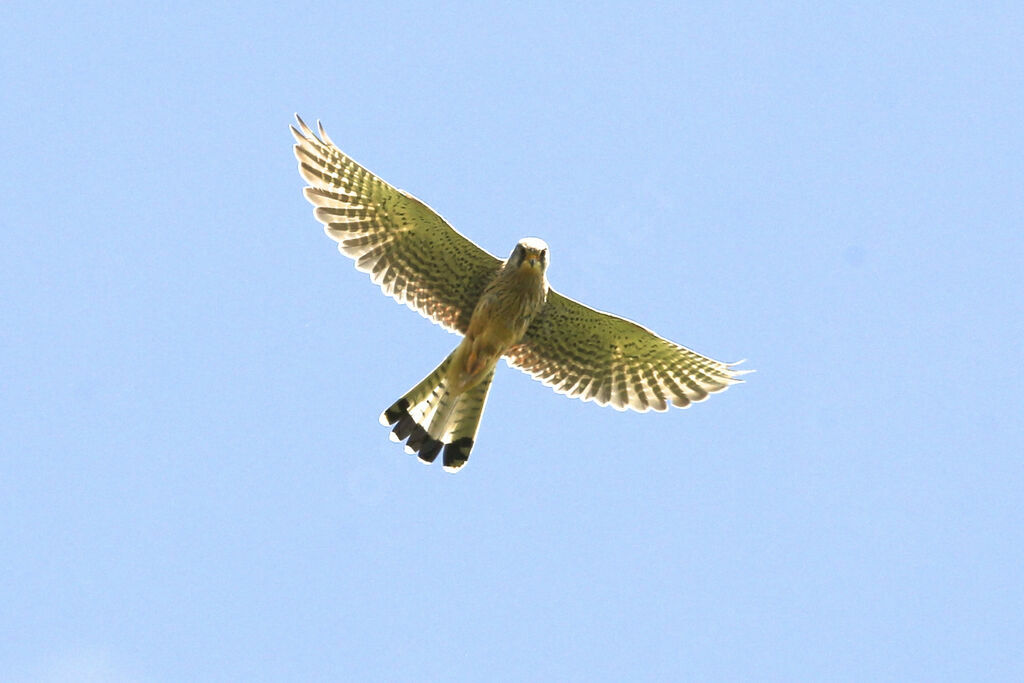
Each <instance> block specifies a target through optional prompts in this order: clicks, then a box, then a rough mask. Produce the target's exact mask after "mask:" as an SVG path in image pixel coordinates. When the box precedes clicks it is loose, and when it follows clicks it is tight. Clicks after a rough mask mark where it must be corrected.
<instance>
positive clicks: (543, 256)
mask: <svg viewBox="0 0 1024 683" xmlns="http://www.w3.org/2000/svg"><path fill="white" fill-rule="evenodd" d="M508 262H509V264H510V265H513V266H516V267H519V268H522V267H531V268H538V267H539V268H540V269H541V272H543V271H545V270H546V269H547V267H548V245H547V243H546V242H545V241H544V240H542V239H539V238H537V237H524V238H523V239H521V240H519V244H517V245H516V248H515V249H513V250H512V255H511V256H509V257H508Z"/></svg>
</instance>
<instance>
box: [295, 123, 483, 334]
mask: <svg viewBox="0 0 1024 683" xmlns="http://www.w3.org/2000/svg"><path fill="white" fill-rule="evenodd" d="M295 119H296V120H297V121H298V125H299V127H298V129H296V128H295V127H294V126H292V128H291V130H292V134H293V135H294V136H295V140H296V144H295V158H296V159H298V161H299V173H301V174H302V177H303V178H305V179H306V181H307V182H308V183H309V187H307V188H305V189H304V191H303V192H304V194H305V195H306V199H308V200H309V201H310V203H311V204H313V206H315V207H316V209H315V210H314V211H313V213H314V215H315V216H316V218H317V220H319V221H320V222H321V223H323V224H324V230H325V231H326V232H327V235H328V237H330V238H331V239H333V240H334V241H336V242H337V243H338V249H340V250H341V252H342V253H343V254H345V255H347V256H350V257H352V258H353V259H355V262H356V268H358V269H359V270H361V271H363V272H366V273H369V274H370V277H371V278H372V279H373V281H374V282H375V283H377V284H378V285H380V287H381V289H382V290H384V293H385V294H389V295H391V296H393V297H394V298H395V300H396V301H398V302H399V303H404V304H406V305H407V306H409V308H411V309H413V310H414V311H418V312H420V313H421V314H422V315H423V316H424V317H426V318H430V319H431V320H433V321H434V322H436V323H440V324H441V325H443V326H444V327H446V328H447V329H449V330H452V331H454V332H460V333H463V334H464V333H465V331H466V328H467V327H468V326H469V319H470V316H472V314H473V307H474V306H475V305H476V302H477V299H479V298H480V294H481V292H483V289H484V286H485V285H486V284H487V283H488V282H489V281H490V280H491V278H492V277H494V274H495V273H496V272H497V270H498V268H499V267H500V266H501V261H500V260H499V259H497V258H496V257H494V256H492V255H491V254H488V253H487V252H486V251H484V250H483V249H481V248H480V247H478V246H477V245H475V244H473V243H472V242H471V241H469V240H468V239H466V238H465V237H463V236H462V235H460V234H459V233H458V232H456V231H455V229H454V228H452V227H451V226H450V225H448V223H446V222H445V220H444V219H443V218H441V216H439V215H438V214H437V213H436V212H435V211H434V210H433V209H431V208H430V207H429V206H427V205H426V204H424V203H423V202H421V201H420V200H418V199H416V198H415V197H413V196H412V195H410V194H408V193H407V192H403V191H402V190H398V189H396V188H394V187H392V186H391V185H388V184H387V183H386V182H384V181H383V180H381V179H380V178H378V177H377V176H375V175H374V174H372V173H370V172H369V171H367V170H366V169H365V168H363V167H362V166H360V165H359V164H357V163H356V162H354V161H352V159H350V158H349V157H347V156H346V155H345V154H344V153H342V151H341V150H339V149H338V148H337V147H335V146H334V143H333V142H331V139H330V138H329V137H327V134H326V133H325V132H324V129H323V126H320V125H319V124H317V128H318V130H319V133H320V134H319V137H318V136H317V135H316V134H314V133H313V131H312V130H310V128H309V126H307V125H306V124H305V123H304V122H303V120H302V119H301V118H299V117H298V116H296V117H295Z"/></svg>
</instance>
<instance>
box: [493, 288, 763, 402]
mask: <svg viewBox="0 0 1024 683" xmlns="http://www.w3.org/2000/svg"><path fill="white" fill-rule="evenodd" d="M505 355H506V357H507V360H508V363H509V365H512V366H513V367H517V368H519V369H520V370H523V371H524V372H527V373H529V374H530V375H531V376H533V378H534V379H536V380H540V381H541V382H543V383H544V384H546V385H547V386H550V387H552V388H553V389H554V390H555V391H556V392H558V393H560V394H566V395H567V396H570V397H578V398H580V399H582V400H584V401H595V402H597V404H598V405H602V406H603V405H608V404H611V405H612V406H613V407H614V408H617V409H618V410H626V409H627V408H632V409H633V410H637V411H640V412H646V411H647V410H652V409H653V410H666V409H667V408H668V406H669V404H672V405H674V406H677V407H679V408H685V407H686V406H688V405H689V404H690V403H691V402H694V401H702V400H704V399H705V398H707V397H708V395H709V394H711V393H714V392H716V391H721V390H723V389H725V388H726V387H728V386H729V385H730V384H735V383H736V382H742V381H743V380H741V379H739V375H742V374H745V372H749V371H743V370H735V369H733V368H734V366H735V365H736V363H722V362H719V361H717V360H712V359H711V358H708V357H706V356H702V355H700V354H699V353H697V352H695V351H691V350H690V349H687V348H685V347H682V346H679V345H678V344H675V343H673V342H670V341H669V340H667V339H664V338H662V337H659V336H658V335H656V334H655V333H654V332H652V331H651V330H649V329H647V328H646V327H643V326H641V325H638V324H636V323H635V322H632V321H630V320H626V319H625V318H620V317H619V316H617V315H612V314H610V313H602V312H601V311H596V310H594V309H593V308H590V307H589V306H584V305H583V304H581V303H579V302H578V301H573V300H572V299H570V298H568V297H565V296H562V295H561V294H559V293H558V292H556V291H554V290H549V292H548V297H547V301H546V303H545V304H544V308H543V309H541V312H540V313H539V314H538V315H537V317H536V318H534V320H533V322H532V323H531V324H530V327H529V329H527V331H526V335H525V336H524V337H523V340H522V341H521V342H520V343H519V344H517V345H515V346H513V347H512V348H510V349H509V350H508V351H507V352H506V354H505Z"/></svg>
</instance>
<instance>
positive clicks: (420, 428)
mask: <svg viewBox="0 0 1024 683" xmlns="http://www.w3.org/2000/svg"><path fill="white" fill-rule="evenodd" d="M296 120H297V124H298V127H297V128H296V127H294V126H293V127H292V128H291V130H292V134H293V135H294V136H295V140H296V144H295V157H296V159H297V160H298V162H299V173H300V174H301V175H302V177H303V178H304V179H305V180H306V182H308V183H309V185H308V187H306V188H305V189H304V193H305V196H306V198H307V199H308V200H309V201H310V203H312V204H313V206H314V207H315V209H314V215H315V216H316V218H317V220H319V221H320V222H321V223H323V225H324V229H325V231H326V232H327V235H328V236H329V237H330V238H331V239H333V240H335V241H336V242H337V243H338V248H339V249H340V250H341V252H342V253H344V254H345V255H347V256H349V257H351V258H352V259H354V260H355V264H356V267H357V268H358V269H359V270H362V271H365V272H367V273H369V274H370V277H371V278H372V280H373V282H375V283H376V284H378V285H380V287H381V289H382V290H383V291H384V293H385V294H389V295H391V296H392V297H394V298H395V300H397V301H398V302H400V303H405V304H406V305H408V306H409V307H410V308H412V309H413V310H415V311H418V312H419V313H421V314H422V315H424V316H425V317H427V318H429V319H431V320H433V321H434V322H436V323H439V324H440V325H442V326H443V327H445V328H447V329H448V330H450V331H453V332H456V333H459V334H461V335H463V338H462V340H461V342H460V343H459V345H458V346H457V347H456V348H455V350H454V351H452V352H451V353H450V354H449V355H448V356H447V357H446V358H445V359H444V360H443V361H441V364H440V365H438V366H437V367H436V368H435V369H434V371H433V372H431V373H430V374H429V375H427V376H426V377H425V378H424V379H423V380H422V381H420V382H419V383H418V384H417V385H416V386H414V387H413V388H412V389H410V390H409V391H408V392H406V393H405V394H404V395H403V396H402V397H401V398H399V399H398V400H397V401H395V402H394V403H393V404H392V405H391V406H390V407H388V408H387V409H386V410H385V411H384V412H383V413H382V414H381V416H380V421H381V423H382V424H383V425H385V426H390V427H391V429H392V432H391V438H392V439H393V440H395V441H405V442H406V450H407V451H408V452H409V453H415V454H417V455H418V456H419V458H420V459H421V460H423V461H424V462H428V463H429V462H433V461H434V460H435V459H436V458H437V456H438V455H439V454H441V455H442V463H443V466H444V469H445V470H447V471H449V472H455V471H458V470H459V469H460V468H461V467H462V466H463V465H465V463H466V461H467V459H468V458H469V454H470V451H471V450H472V448H473V444H474V441H475V439H476V434H477V429H478V427H479V425H480V418H481V416H482V415H483V410H484V404H485V403H486V401H487V393H488V391H489V390H490V387H491V381H492V379H493V378H494V368H495V365H496V364H497V362H498V360H499V359H500V358H502V357H504V358H505V359H506V361H507V362H508V363H509V365H511V366H513V367H517V368H519V369H521V370H523V371H525V372H527V373H529V374H530V375H531V376H533V377H534V378H535V379H538V380H540V381H541V382H543V383H544V384H546V385H548V386H550V387H552V388H553V389H554V390H555V391H557V392H558V393H562V394H566V395H567V396H573V397H578V398H580V399H582V400H584V401H594V402H596V403H598V404H599V405H602V406H603V405H611V406H613V407H614V408H616V409H618V410H626V409H632V410H637V411H640V412H645V411H647V410H659V411H663V410H667V409H668V407H669V406H670V405H674V406H677V407H679V408H685V407H686V406H688V405H689V404H690V403H693V402H696V401H702V400H704V399H705V398H707V397H708V396H709V395H710V394H712V393H715V392H717V391H721V390H723V389H725V388H726V387H728V386H729V385H731V384H735V383H737V382H741V381H742V380H741V379H739V376H740V375H741V374H744V372H746V371H742V370H737V369H735V365H736V364H735V363H722V362H719V361H716V360H712V359H711V358H708V357H706V356H702V355H701V354H699V353H696V352H694V351H691V350H689V349H687V348H684V347H682V346H679V345H678V344H675V343H673V342H671V341H668V340H667V339H663V338H662V337H659V336H658V335H656V334H655V333H654V332H652V331H651V330H648V329H647V328H645V327H642V326H641V325H638V324H637V323H634V322H631V321H629V320H626V319H624V318H620V317H618V316H615V315H611V314H609V313H602V312H601V311H597V310H594V309H593V308H590V307H588V306H585V305H583V304H581V303H579V302H577V301H573V300H572V299H569V298H568V297H565V296H563V295H561V294H559V293H558V292H556V291H555V290H553V289H551V287H550V286H549V285H548V280H547V268H548V263H549V260H550V258H549V249H548V246H547V244H545V243H544V242H543V241H542V240H540V239H538V238H536V237H527V238H524V239H522V240H520V241H519V242H518V243H517V244H516V246H515V248H514V249H513V250H512V253H511V254H510V255H509V257H508V258H507V259H504V260H502V259H499V258H497V257H495V256H492V255H491V254H489V253H487V252H486V251H484V250H483V249H481V248H480V247H478V246H477V245H476V244H474V243H473V242H471V241H470V240H468V239H467V238H465V237H464V236H462V235H461V234H459V233H458V232H456V231H455V229H454V228H452V227H451V226H450V225H448V223H447V222H445V220H444V219H443V218H441V216H440V215H438V214H437V213H436V212H435V211H433V210H432V209H431V208H430V207H429V206H427V205H426V204H424V203H423V202H421V201H419V200H418V199H416V198H415V197H413V196H412V195H410V194H408V193H406V192H403V191H401V190H398V189H396V188H394V187H392V186H391V185H389V184H388V183H386V182H384V181H383V180H381V179H380V178H378V177H377V176H375V175H374V174H372V173H370V172H369V171H367V170H366V169H365V168H363V167H362V166H360V165H359V164H357V163H356V162H354V161H353V160H352V159H350V158H349V157H348V156H346V155H345V154H344V153H343V152H341V150H339V149H338V148H337V147H336V146H335V145H334V143H333V142H332V141H331V139H330V138H329V137H328V136H327V134H326V133H325V132H324V129H323V127H322V126H320V125H319V124H318V133H319V134H316V133H314V132H313V131H312V130H311V129H310V128H309V127H308V126H307V125H306V124H305V123H304V122H303V121H302V119H301V118H299V117H298V116H296Z"/></svg>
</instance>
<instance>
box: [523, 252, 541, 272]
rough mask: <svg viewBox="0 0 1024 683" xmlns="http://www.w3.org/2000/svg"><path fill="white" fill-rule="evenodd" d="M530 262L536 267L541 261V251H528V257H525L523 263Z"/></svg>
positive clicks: (531, 265)
mask: <svg viewBox="0 0 1024 683" xmlns="http://www.w3.org/2000/svg"><path fill="white" fill-rule="evenodd" d="M527 263H529V264H530V267H531V268H536V267H537V265H538V264H539V263H540V252H537V251H528V252H526V258H524V259H523V264H524V265H525V264H527Z"/></svg>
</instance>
